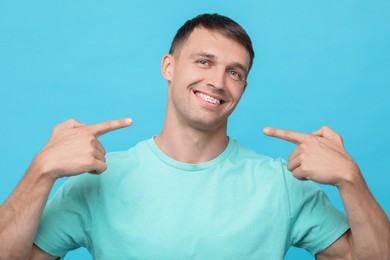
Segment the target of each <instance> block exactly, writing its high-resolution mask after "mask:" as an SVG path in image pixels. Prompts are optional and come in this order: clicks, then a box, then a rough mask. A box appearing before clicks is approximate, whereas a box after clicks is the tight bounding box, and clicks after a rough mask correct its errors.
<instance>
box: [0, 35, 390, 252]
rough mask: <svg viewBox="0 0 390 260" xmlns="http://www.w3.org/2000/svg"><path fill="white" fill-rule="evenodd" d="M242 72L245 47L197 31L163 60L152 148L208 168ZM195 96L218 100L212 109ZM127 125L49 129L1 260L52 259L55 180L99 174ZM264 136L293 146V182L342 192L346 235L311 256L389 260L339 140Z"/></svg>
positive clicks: (7, 206) (382, 218)
mask: <svg viewBox="0 0 390 260" xmlns="http://www.w3.org/2000/svg"><path fill="white" fill-rule="evenodd" d="M248 68H249V54H248V52H247V51H246V49H245V48H244V47H243V46H241V45H240V44H238V43H237V42H235V41H234V40H232V39H229V38H226V37H225V36H223V35H221V34H220V33H218V32H213V31H209V30H206V29H204V28H197V29H195V30H194V31H193V32H192V33H191V35H190V36H189V38H188V40H187V41H186V42H185V44H183V45H182V46H181V48H180V49H178V50H176V51H175V52H174V53H173V54H172V55H166V56H164V58H163V60H162V74H163V77H164V78H165V79H166V80H167V81H168V102H167V110H166V118H165V123H164V127H163V130H162V131H161V133H160V134H159V135H158V136H156V137H155V141H156V144H157V145H158V147H159V148H160V149H161V150H162V151H163V152H164V153H165V154H167V155H168V156H170V157H171V158H173V159H176V160H178V161H182V162H187V163H202V162H206V161H209V160H211V159H213V158H215V157H216V156H218V155H219V154H221V153H222V152H223V150H224V149H225V148H226V145H227V143H228V137H227V134H226V131H227V121H228V117H229V115H230V114H231V113H232V111H233V110H234V108H235V107H236V106H237V104H238V102H239V100H240V98H241V96H242V94H243V93H244V91H245V88H246V77H247V73H248ZM199 93H201V94H202V95H203V96H204V95H207V96H209V97H213V98H215V99H218V100H220V101H221V102H220V103H219V104H218V102H217V103H214V104H211V103H209V102H207V101H205V100H204V99H202V98H200V97H199ZM130 124H131V121H130V120H129V119H127V120H117V121H111V122H106V123H101V124H97V125H92V126H87V125H84V124H80V123H78V122H76V121H75V120H70V121H68V122H65V123H63V124H61V125H59V126H57V127H56V128H55V129H54V131H53V135H52V138H51V139H50V141H49V143H48V145H47V146H46V147H45V148H44V149H43V150H42V151H41V152H40V153H39V154H38V155H37V157H36V158H35V159H34V161H33V163H32V165H31V167H30V169H29V170H28V171H27V173H26V176H25V177H24V178H23V179H22V181H21V183H20V184H19V186H18V187H17V188H16V189H15V191H14V193H13V194H12V195H11V196H10V198H9V199H8V200H7V201H6V202H5V203H4V204H3V205H2V207H1V209H0V228H1V229H0V240H1V241H6V242H5V243H1V244H0V259H3V258H4V259H13V258H14V259H25V258H28V257H30V258H31V259H54V257H53V256H50V255H48V254H46V253H45V252H43V251H42V250H40V249H39V248H38V247H36V246H35V245H33V239H34V236H35V233H36V229H37V227H38V223H39V219H40V217H41V214H42V211H43V208H44V205H45V202H46V199H47V197H48V194H49V192H50V189H51V187H52V185H53V183H54V181H55V180H56V179H57V178H60V177H62V176H72V175H77V174H80V173H82V172H91V173H95V174H100V173H102V172H103V171H104V170H105V168H106V167H107V166H106V164H105V159H104V155H105V150H104V148H103V146H102V145H101V144H100V142H99V141H98V139H97V138H98V137H99V136H100V135H102V134H105V133H107V132H109V131H112V130H115V129H118V128H121V127H126V126H128V125H130ZM264 133H265V134H266V135H268V136H272V137H276V138H281V139H283V140H286V141H289V142H293V143H295V144H296V145H297V149H296V150H295V151H294V152H293V153H292V154H291V156H290V157H289V164H288V167H289V169H290V170H291V171H292V173H293V175H294V176H295V177H297V178H299V179H301V180H306V179H311V180H313V181H317V182H320V183H326V184H331V185H335V186H336V187H337V188H338V189H339V191H340V194H341V197H342V199H343V201H344V205H345V208H346V211H347V214H348V220H349V222H350V225H351V230H352V231H348V232H347V233H345V234H344V235H343V236H342V237H340V238H339V239H338V240H337V241H336V242H335V243H333V244H332V245H331V246H329V247H328V248H327V249H325V250H324V251H323V252H321V253H319V254H317V258H318V259H354V258H356V259H388V258H389V252H388V250H389V249H388V248H389V244H390V243H389V222H388V219H387V217H386V215H385V214H384V212H383V211H382V210H381V209H380V207H379V205H378V204H377V203H376V201H375V199H374V198H373V197H372V196H371V194H370V193H369V191H368V188H367V186H366V185H365V182H364V180H363V178H362V176H361V174H360V171H359V169H358V167H357V165H356V163H355V162H354V161H353V160H352V159H351V158H350V156H349V155H348V154H347V153H346V152H345V149H344V147H343V144H342V140H341V138H340V137H339V136H338V135H337V134H336V133H334V132H333V131H332V130H331V129H329V128H321V129H320V130H318V131H316V132H314V133H312V134H302V133H296V132H292V131H287V130H281V129H275V128H266V129H264ZM69 155H72V156H69ZM53 162H56V163H54V164H53ZM69 165H72V167H69ZM330 167H332V168H330ZM15 216H22V217H19V218H15ZM10 248H12V249H13V250H12V252H11V250H9V249H10ZM10 252H11V254H10Z"/></svg>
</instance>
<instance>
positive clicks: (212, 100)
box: [194, 91, 224, 105]
mask: <svg viewBox="0 0 390 260" xmlns="http://www.w3.org/2000/svg"><path fill="white" fill-rule="evenodd" d="M194 94H195V95H196V96H197V97H199V98H200V99H202V100H204V101H205V102H207V103H210V104H213V105H221V104H223V103H224V101H223V100H222V99H218V98H215V97H212V96H209V95H206V94H205V93H202V92H199V91H195V92H194Z"/></svg>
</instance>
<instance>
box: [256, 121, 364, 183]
mask: <svg viewBox="0 0 390 260" xmlns="http://www.w3.org/2000/svg"><path fill="white" fill-rule="evenodd" d="M263 132H264V134H265V135H267V136H272V137H276V138H279V139H283V140H285V141H288V142H291V143H294V144H296V145H297V148H296V149H295V150H294V151H293V152H292V153H291V154H290V156H289V157H288V165H287V168H288V169H289V170H290V171H291V172H292V173H293V176H294V177H296V178H297V179H300V180H313V181H315V182H318V183H322V184H331V185H335V186H338V187H339V186H340V185H342V184H343V183H344V182H345V181H347V182H351V181H352V180H353V179H354V178H355V177H357V176H359V175H360V170H359V168H358V166H357V164H356V163H355V161H354V160H353V159H352V158H351V157H350V156H349V155H348V153H347V152H346V151H345V149H344V144H343V140H342V138H341V136H340V135H338V134H337V133H336V132H334V131H333V130H332V129H330V128H329V127H327V126H324V127H321V128H320V129H319V130H317V131H315V132H313V133H311V134H304V133H298V132H294V131H289V130H282V129H277V128H270V127H267V128H264V130H263Z"/></svg>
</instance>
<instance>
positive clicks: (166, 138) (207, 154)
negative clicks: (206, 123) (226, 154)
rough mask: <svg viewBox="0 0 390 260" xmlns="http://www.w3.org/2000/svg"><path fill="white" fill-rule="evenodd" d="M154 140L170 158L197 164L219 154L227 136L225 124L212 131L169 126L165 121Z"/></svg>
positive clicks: (225, 143)
mask: <svg viewBox="0 0 390 260" xmlns="http://www.w3.org/2000/svg"><path fill="white" fill-rule="evenodd" d="M155 142H156V144H157V146H158V147H159V148H160V150H161V151H162V152H164V153H165V154H166V155H168V156H169V157H171V158H172V159H174V160H176V161H180V162H185V163H192V164H198V163H203V162H207V161H210V160H212V159H214V158H216V157H217V156H218V155H220V154H221V153H222V152H223V151H224V150H225V149H226V146H227V145H228V142H229V138H228V137H227V135H226V126H225V125H224V126H223V127H221V128H220V129H216V130H213V131H203V130H197V129H194V128H191V127H189V126H188V127H183V126H181V127H173V126H172V127H170V125H169V124H167V123H165V125H164V128H163V130H162V131H161V133H160V134H159V135H157V136H156V137H155Z"/></svg>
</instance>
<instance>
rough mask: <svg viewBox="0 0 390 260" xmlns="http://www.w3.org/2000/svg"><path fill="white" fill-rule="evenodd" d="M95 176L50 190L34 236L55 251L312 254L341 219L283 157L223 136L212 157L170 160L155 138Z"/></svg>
mask: <svg viewBox="0 0 390 260" xmlns="http://www.w3.org/2000/svg"><path fill="white" fill-rule="evenodd" d="M107 163H108V169H107V171H106V172H104V173H103V174H102V175H99V176H95V175H91V174H82V175H79V176H76V177H72V178H69V180H68V181H67V182H66V183H65V184H64V185H63V186H62V187H61V188H60V189H59V190H58V191H57V193H56V195H55V196H54V197H53V199H52V200H51V201H50V202H49V203H48V204H47V206H46V209H45V211H44V214H43V217H42V220H41V223H40V226H39V230H38V233H37V236H36V239H35V243H36V244H37V245H38V246H39V247H40V248H41V249H42V250H44V251H46V252H47V253H49V254H51V255H55V256H64V255H65V254H66V253H67V252H68V251H70V250H72V249H75V248H78V247H80V246H82V247H86V248H87V249H88V250H89V252H90V253H91V254H92V256H93V258H94V259H283V257H284V255H285V253H286V252H287V250H288V248H289V247H290V246H297V247H303V248H306V249H307V250H308V251H309V252H310V253H311V254H313V255H314V254H316V253H317V252H320V251H322V250H323V249H325V248H327V247H328V246H329V245H331V244H332V243H333V242H334V241H335V240H337V238H339V237H340V236H341V235H342V234H343V233H344V232H345V231H346V230H347V229H348V228H349V227H348V224H347V221H346V218H345V216H344V215H342V214H341V213H340V212H339V211H337V210H336V209H335V208H334V207H333V206H332V205H331V204H330V202H329V200H328V198H327V196H326V195H325V193H324V192H323V191H321V190H320V189H319V188H318V187H317V186H316V185H314V184H313V183H312V182H309V181H305V182H303V181H299V180H297V179H295V178H294V177H292V176H291V173H290V172H288V170H287V169H286V166H285V163H284V162H283V161H281V160H273V159H270V158H268V157H265V156H262V155H258V154H256V153H255V152H253V151H251V150H249V149H247V148H245V147H243V146H242V145H240V144H239V143H237V142H236V141H234V140H230V141H229V144H228V146H227V148H226V149H225V151H224V152H223V153H222V154H221V155H219V156H218V157H217V158H215V159H213V160H211V161H209V162H206V163H201V164H187V163H182V162H178V161H175V160H173V159H171V158H169V157H168V156H166V155H165V154H163V153H162V152H161V151H160V150H159V148H158V147H157V146H156V144H155V143H154V140H153V139H149V140H146V141H143V142H140V143H139V144H137V145H136V146H135V147H133V148H131V149H130V150H128V151H125V152H115V153H110V154H108V155H107Z"/></svg>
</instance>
